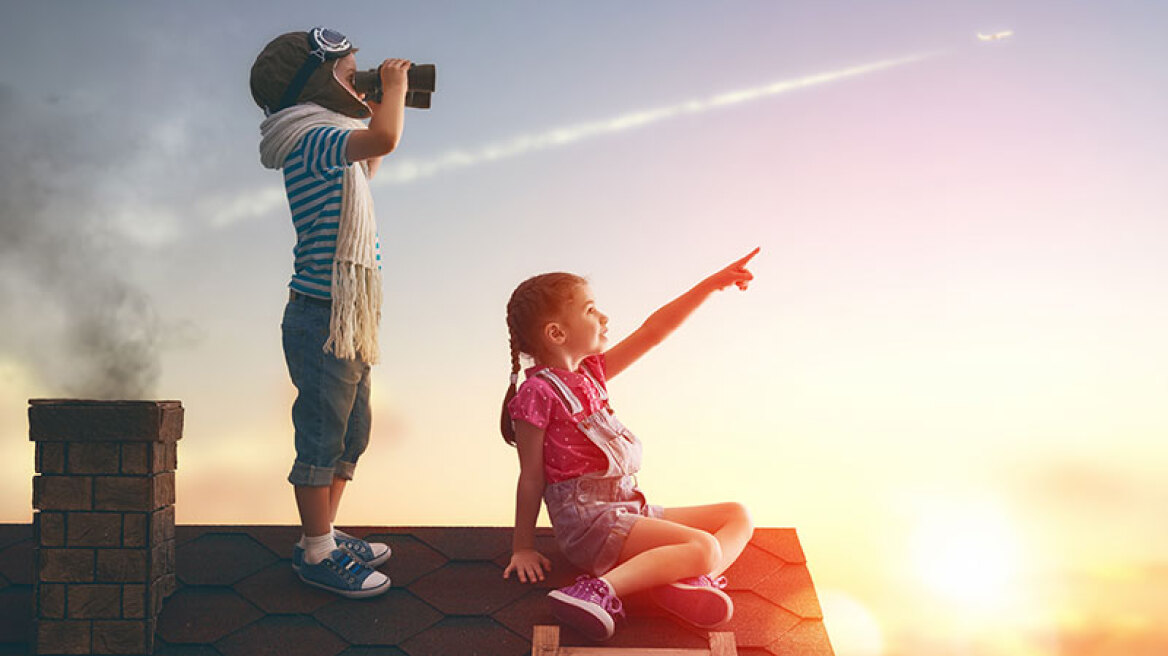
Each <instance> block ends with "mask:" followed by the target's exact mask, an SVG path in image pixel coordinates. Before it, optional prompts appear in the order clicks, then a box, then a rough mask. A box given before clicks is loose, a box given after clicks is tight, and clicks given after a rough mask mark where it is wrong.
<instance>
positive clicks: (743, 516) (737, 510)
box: [729, 502, 754, 532]
mask: <svg viewBox="0 0 1168 656" xmlns="http://www.w3.org/2000/svg"><path fill="white" fill-rule="evenodd" d="M729 505H730V514H731V517H732V518H733V519H734V521H735V522H738V523H741V524H742V525H743V526H745V527H746V529H747V530H748V531H751V532H753V531H754V519H753V518H752V517H751V516H750V510H749V509H747V507H746V506H744V505H742V504H741V503H738V502H732V503H730V504H729Z"/></svg>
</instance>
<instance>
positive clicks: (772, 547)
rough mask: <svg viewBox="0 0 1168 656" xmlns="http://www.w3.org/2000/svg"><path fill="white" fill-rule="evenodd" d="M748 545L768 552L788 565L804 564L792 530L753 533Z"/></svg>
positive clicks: (800, 549)
mask: <svg viewBox="0 0 1168 656" xmlns="http://www.w3.org/2000/svg"><path fill="white" fill-rule="evenodd" d="M750 544H753V545H754V546H756V547H758V548H760V549H763V550H765V551H768V552H770V553H772V554H774V555H776V556H778V557H779V558H782V559H783V560H785V561H787V562H788V563H806V562H807V558H806V557H805V556H804V555H803V547H802V545H800V544H799V536H798V534H796V533H795V529H793V528H772V529H766V530H762V531H755V532H754V536H753V537H751V538H750Z"/></svg>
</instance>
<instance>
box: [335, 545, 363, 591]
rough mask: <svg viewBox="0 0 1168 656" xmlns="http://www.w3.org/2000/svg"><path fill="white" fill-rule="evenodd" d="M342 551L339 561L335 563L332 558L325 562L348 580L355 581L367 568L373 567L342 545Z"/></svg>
mask: <svg viewBox="0 0 1168 656" xmlns="http://www.w3.org/2000/svg"><path fill="white" fill-rule="evenodd" d="M340 551H341V552H342V554H343V555H342V556H341V558H340V559H339V560H338V561H336V562H335V563H334V562H332V561H331V560H326V561H325V562H327V563H329V565H330V566H331V567H332V568H334V569H336V570H337V573H338V574H340V575H341V576H343V577H345V578H346V579H347V580H349V581H351V582H354V583H355V582H356V581H357V578H358V577H359V576H360V575H361V574H362V572H364V571H365V570H367V569H372V568H370V567H369V566H368V565H366V564H365V563H363V562H361V561H360V560H358V559H357V558H356V557H355V556H354V555H353V553H352V552H350V551H349V550H348V549H346V548H344V547H340Z"/></svg>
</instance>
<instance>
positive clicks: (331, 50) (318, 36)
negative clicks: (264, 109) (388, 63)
mask: <svg viewBox="0 0 1168 656" xmlns="http://www.w3.org/2000/svg"><path fill="white" fill-rule="evenodd" d="M307 36H308V45H309V47H310V48H311V50H309V51H308V57H307V58H306V59H305V60H304V63H303V64H301V66H300V70H298V71H296V75H295V76H293V77H292V81H291V82H289V83H288V88H287V89H286V90H285V91H284V95H283V97H281V98H280V105H279V106H278V107H276V108H274V109H271V110H270V111H269V112H268V114H269V115H270V114H274V113H276V112H278V111H280V110H281V109H285V108H287V107H291V106H292V105H294V104H296V99H297V98H298V97H299V96H300V92H301V91H304V85H306V84H308V78H310V77H312V74H313V73H314V72H315V71H316V69H318V68H320V65H321V64H323V63H325V62H326V61H329V60H332V59H340V58H341V57H344V56H345V55H347V54H349V53H350V52H353V50H354V48H353V44H352V43H350V42H349V38H348V37H347V36H345V35H344V34H341V33H340V32H338V31H336V30H330V29H328V28H326V27H314V28H312V29H311V30H309V31H308V32H307Z"/></svg>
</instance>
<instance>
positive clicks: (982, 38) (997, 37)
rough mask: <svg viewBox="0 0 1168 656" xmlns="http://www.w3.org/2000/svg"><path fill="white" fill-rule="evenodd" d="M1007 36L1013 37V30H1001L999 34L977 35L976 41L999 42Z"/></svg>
mask: <svg viewBox="0 0 1168 656" xmlns="http://www.w3.org/2000/svg"><path fill="white" fill-rule="evenodd" d="M1008 36H1014V30H1003V31H1001V32H994V33H993V34H982V33H981V32H978V33H977V40H978V41H1000V40H1001V39H1004V38H1006V37H1008Z"/></svg>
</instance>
